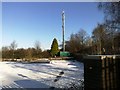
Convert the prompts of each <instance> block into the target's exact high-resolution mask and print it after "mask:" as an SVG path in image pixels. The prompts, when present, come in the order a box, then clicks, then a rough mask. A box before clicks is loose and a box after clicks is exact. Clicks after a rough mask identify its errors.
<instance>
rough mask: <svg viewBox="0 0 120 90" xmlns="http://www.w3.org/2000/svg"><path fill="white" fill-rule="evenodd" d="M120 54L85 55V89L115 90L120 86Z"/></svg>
mask: <svg viewBox="0 0 120 90" xmlns="http://www.w3.org/2000/svg"><path fill="white" fill-rule="evenodd" d="M119 68H120V56H116V55H88V56H84V84H85V90H89V89H90V88H94V89H96V90H114V89H116V88H120V70H119Z"/></svg>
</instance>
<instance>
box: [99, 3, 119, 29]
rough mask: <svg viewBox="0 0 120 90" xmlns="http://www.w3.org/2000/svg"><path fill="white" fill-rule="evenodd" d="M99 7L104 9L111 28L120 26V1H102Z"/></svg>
mask: <svg viewBox="0 0 120 90" xmlns="http://www.w3.org/2000/svg"><path fill="white" fill-rule="evenodd" d="M98 8H99V9H100V10H103V12H104V14H105V21H106V25H107V26H108V27H109V28H114V29H115V28H116V29H119V28H120V2H101V3H99V5H98Z"/></svg>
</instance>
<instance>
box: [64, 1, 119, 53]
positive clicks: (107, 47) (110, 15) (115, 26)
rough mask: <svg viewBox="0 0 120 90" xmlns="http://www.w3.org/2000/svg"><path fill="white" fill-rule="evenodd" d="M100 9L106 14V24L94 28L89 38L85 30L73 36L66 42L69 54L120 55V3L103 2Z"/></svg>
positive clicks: (99, 5) (99, 6)
mask: <svg viewBox="0 0 120 90" xmlns="http://www.w3.org/2000/svg"><path fill="white" fill-rule="evenodd" d="M98 9H99V10H102V11H103V12H104V15H105V17H104V18H105V20H104V22H103V23H101V24H98V25H97V26H96V27H95V28H94V30H93V32H92V36H88V34H87V33H86V31H85V30H80V31H79V32H77V33H76V34H71V36H70V39H69V40H68V41H66V49H67V50H68V51H69V52H71V53H74V54H75V53H80V54H120V2H109V3H108V2H101V3H99V4H98Z"/></svg>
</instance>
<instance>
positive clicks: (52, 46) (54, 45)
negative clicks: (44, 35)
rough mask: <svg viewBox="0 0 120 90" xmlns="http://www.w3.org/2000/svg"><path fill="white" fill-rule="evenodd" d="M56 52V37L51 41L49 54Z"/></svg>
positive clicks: (57, 50)
mask: <svg viewBox="0 0 120 90" xmlns="http://www.w3.org/2000/svg"><path fill="white" fill-rule="evenodd" d="M58 52H59V49H58V42H57V39H56V38H54V40H53V42H52V45H51V50H50V54H51V55H52V56H56V55H57V53H58Z"/></svg>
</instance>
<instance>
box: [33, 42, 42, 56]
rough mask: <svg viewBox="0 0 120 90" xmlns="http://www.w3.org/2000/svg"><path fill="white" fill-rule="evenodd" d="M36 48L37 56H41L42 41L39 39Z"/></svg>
mask: <svg viewBox="0 0 120 90" xmlns="http://www.w3.org/2000/svg"><path fill="white" fill-rule="evenodd" d="M34 47H35V50H36V55H35V56H36V57H37V58H39V57H40V53H41V52H42V50H41V47H40V42H39V41H35V45H34Z"/></svg>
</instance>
